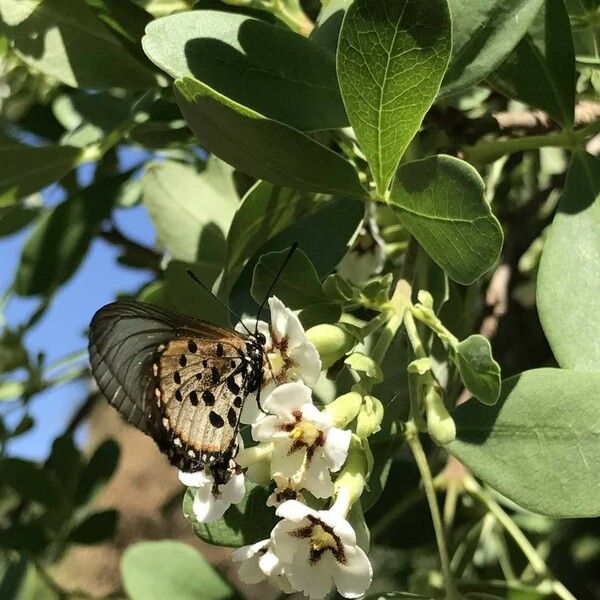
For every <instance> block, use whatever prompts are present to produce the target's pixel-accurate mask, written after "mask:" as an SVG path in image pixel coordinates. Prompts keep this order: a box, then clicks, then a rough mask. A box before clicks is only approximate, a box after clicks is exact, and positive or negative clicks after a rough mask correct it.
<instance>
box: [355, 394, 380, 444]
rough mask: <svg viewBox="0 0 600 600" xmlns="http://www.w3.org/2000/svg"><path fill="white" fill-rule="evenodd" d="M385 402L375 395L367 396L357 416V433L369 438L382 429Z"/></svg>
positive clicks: (361, 436) (359, 435)
mask: <svg viewBox="0 0 600 600" xmlns="http://www.w3.org/2000/svg"><path fill="white" fill-rule="evenodd" d="M382 420H383V404H382V403H381V400H379V399H378V398H375V397H374V396H365V397H364V398H363V403H362V406H361V408H360V411H359V413H358V417H357V418H356V435H357V436H358V437H359V438H367V437H369V436H370V435H372V434H374V433H377V432H378V431H379V430H380V429H381V421H382Z"/></svg>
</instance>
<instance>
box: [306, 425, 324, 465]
mask: <svg viewBox="0 0 600 600" xmlns="http://www.w3.org/2000/svg"><path fill="white" fill-rule="evenodd" d="M324 444H325V437H324V436H323V432H322V431H319V435H318V436H317V439H316V440H315V441H314V443H313V444H312V445H310V446H307V447H306V460H308V462H310V461H311V460H312V457H313V456H314V454H315V451H316V449H317V448H320V447H321V446H323V445H324Z"/></svg>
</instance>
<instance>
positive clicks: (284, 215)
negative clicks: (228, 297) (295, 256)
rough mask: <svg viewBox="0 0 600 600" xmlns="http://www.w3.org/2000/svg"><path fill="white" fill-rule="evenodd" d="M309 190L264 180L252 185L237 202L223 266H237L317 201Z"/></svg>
mask: <svg viewBox="0 0 600 600" xmlns="http://www.w3.org/2000/svg"><path fill="white" fill-rule="evenodd" d="M321 202H322V201H321V200H319V199H318V198H317V197H315V196H314V195H313V194H309V193H306V192H300V191H298V190H293V189H290V188H282V187H279V186H275V185H273V184H272V183H269V182H267V181H259V182H257V183H256V184H255V185H253V186H252V187H251V188H250V189H249V190H248V192H247V193H246V195H245V196H244V198H243V200H242V203H241V204H240V206H239V208H238V210H237V212H236V213H235V216H234V217H233V221H232V222H231V227H230V229H229V234H228V235H227V263H226V270H227V271H228V272H231V271H233V270H234V269H235V268H236V267H241V266H242V265H243V263H244V261H245V260H246V259H248V258H249V257H250V256H252V255H253V254H254V253H255V252H256V251H257V250H258V249H259V248H260V247H261V246H263V245H264V244H265V243H266V242H268V241H269V240H270V239H271V238H273V237H274V236H276V235H277V234H278V233H280V232H281V231H283V230H284V229H286V228H287V227H289V226H290V225H292V224H293V223H294V222H295V221H296V220H298V219H301V218H302V217H304V216H306V215H309V214H312V213H313V212H315V210H317V209H318V208H319V206H320V205H321Z"/></svg>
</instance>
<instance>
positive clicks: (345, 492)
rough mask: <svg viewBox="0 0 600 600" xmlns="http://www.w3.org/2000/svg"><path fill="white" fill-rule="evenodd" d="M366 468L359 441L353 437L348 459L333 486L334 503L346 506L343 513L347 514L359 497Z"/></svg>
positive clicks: (365, 476) (365, 479)
mask: <svg viewBox="0 0 600 600" xmlns="http://www.w3.org/2000/svg"><path fill="white" fill-rule="evenodd" d="M368 466H369V465H368V462H367V455H366V453H365V450H364V448H363V446H362V443H361V440H360V439H359V438H358V437H357V436H356V435H353V436H352V439H351V440H350V448H349V449H348V458H346V462H345V463H344V466H343V467H342V470H341V471H340V473H339V475H338V476H337V478H336V480H335V482H334V484H333V489H334V495H335V497H336V503H337V502H338V501H340V502H343V503H344V504H346V507H345V508H346V510H345V511H343V512H347V511H348V510H349V509H350V507H351V506H352V505H353V504H354V503H355V502H356V501H357V500H358V499H359V498H360V497H361V495H362V493H363V490H364V489H365V484H366V481H367V473H368Z"/></svg>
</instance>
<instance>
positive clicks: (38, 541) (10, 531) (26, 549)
mask: <svg viewBox="0 0 600 600" xmlns="http://www.w3.org/2000/svg"><path fill="white" fill-rule="evenodd" d="M49 541H50V540H49V539H48V534H47V533H46V531H44V528H43V527H42V526H41V525H40V524H39V523H35V522H34V523H11V524H10V525H9V526H8V527H7V528H3V529H2V535H1V536H0V548H2V549H3V550H7V549H8V550H16V551H17V552H19V554H21V555H22V556H31V555H33V556H35V555H38V554H41V553H42V552H43V551H44V550H45V548H46V546H47V545H48V543H49ZM2 598H11V596H2Z"/></svg>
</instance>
